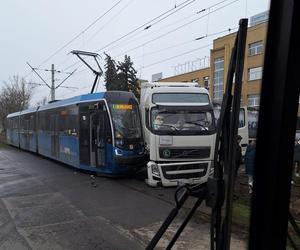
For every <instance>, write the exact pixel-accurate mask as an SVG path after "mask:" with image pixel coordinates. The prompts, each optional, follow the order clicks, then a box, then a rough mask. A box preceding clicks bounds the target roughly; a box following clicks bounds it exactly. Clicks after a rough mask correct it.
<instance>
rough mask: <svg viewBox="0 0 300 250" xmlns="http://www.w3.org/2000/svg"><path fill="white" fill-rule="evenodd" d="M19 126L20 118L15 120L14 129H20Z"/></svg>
mask: <svg viewBox="0 0 300 250" xmlns="http://www.w3.org/2000/svg"><path fill="white" fill-rule="evenodd" d="M18 127H19V124H18V118H13V128H14V129H18Z"/></svg>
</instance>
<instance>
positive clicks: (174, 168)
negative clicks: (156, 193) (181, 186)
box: [161, 163, 208, 180]
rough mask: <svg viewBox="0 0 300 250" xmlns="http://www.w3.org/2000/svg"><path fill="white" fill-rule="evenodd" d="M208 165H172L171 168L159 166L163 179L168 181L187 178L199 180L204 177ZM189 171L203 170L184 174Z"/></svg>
mask: <svg viewBox="0 0 300 250" xmlns="http://www.w3.org/2000/svg"><path fill="white" fill-rule="evenodd" d="M207 168H208V163H195V164H186V165H172V166H161V169H162V173H163V175H164V177H165V178H166V179H168V180H174V179H187V178H200V177H203V176H205V175H206V172H207ZM189 170H203V171H199V172H193V173H184V171H189ZM172 171H178V172H180V171H182V173H178V172H177V173H172Z"/></svg>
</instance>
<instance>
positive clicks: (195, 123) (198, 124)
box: [185, 122, 208, 131]
mask: <svg viewBox="0 0 300 250" xmlns="http://www.w3.org/2000/svg"><path fill="white" fill-rule="evenodd" d="M185 123H187V124H193V125H197V126H199V127H201V128H204V130H207V131H208V127H206V126H204V125H202V124H200V123H198V122H185Z"/></svg>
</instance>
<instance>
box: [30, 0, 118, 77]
mask: <svg viewBox="0 0 300 250" xmlns="http://www.w3.org/2000/svg"><path fill="white" fill-rule="evenodd" d="M122 1H123V0H119V1H118V2H117V3H115V4H114V5H113V6H112V7H111V8H110V9H108V10H107V11H106V12H104V13H103V14H102V15H101V16H99V17H98V18H96V19H95V20H94V21H93V22H92V23H91V24H89V25H88V26H87V27H86V28H85V29H84V30H82V31H81V32H79V33H78V34H77V35H76V36H75V37H73V38H72V39H71V40H70V41H68V42H67V43H66V44H64V45H63V46H62V47H60V48H59V49H57V50H56V51H55V52H54V53H53V54H51V55H50V56H49V57H47V58H46V59H45V60H44V61H42V62H41V63H40V64H39V66H38V68H39V67H41V66H42V65H43V64H45V63H46V62H48V61H49V60H50V59H51V58H53V57H54V56H55V55H57V54H58V53H59V52H60V51H62V50H63V49H64V48H66V47H67V46H68V45H70V44H71V43H72V42H74V41H75V40H76V39H77V38H78V37H80V36H81V35H82V34H83V33H85V32H86V31H87V30H89V29H90V28H91V27H92V26H94V25H95V24H96V23H97V22H98V21H99V20H101V19H102V18H103V17H104V16H105V15H107V14H108V13H109V12H110V11H112V10H113V9H114V8H115V7H116V6H117V5H119V4H120V3H121V2H122ZM31 73H32V71H30V72H29V73H28V74H27V75H26V76H25V78H27V77H28V76H29V75H30V74H31Z"/></svg>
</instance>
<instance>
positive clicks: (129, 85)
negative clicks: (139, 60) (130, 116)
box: [117, 55, 140, 99]
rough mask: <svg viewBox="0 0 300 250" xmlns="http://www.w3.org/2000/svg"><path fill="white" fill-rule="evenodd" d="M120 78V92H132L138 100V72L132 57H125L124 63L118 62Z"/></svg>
mask: <svg viewBox="0 0 300 250" xmlns="http://www.w3.org/2000/svg"><path fill="white" fill-rule="evenodd" d="M117 69H118V78H119V81H120V90H123V91H130V92H132V93H133V94H134V95H135V96H136V97H137V98H138V99H139V98H140V86H139V81H138V78H137V77H136V73H137V71H136V70H135V69H134V67H133V62H132V61H131V59H130V56H127V55H125V58H124V62H118V66H117Z"/></svg>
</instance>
